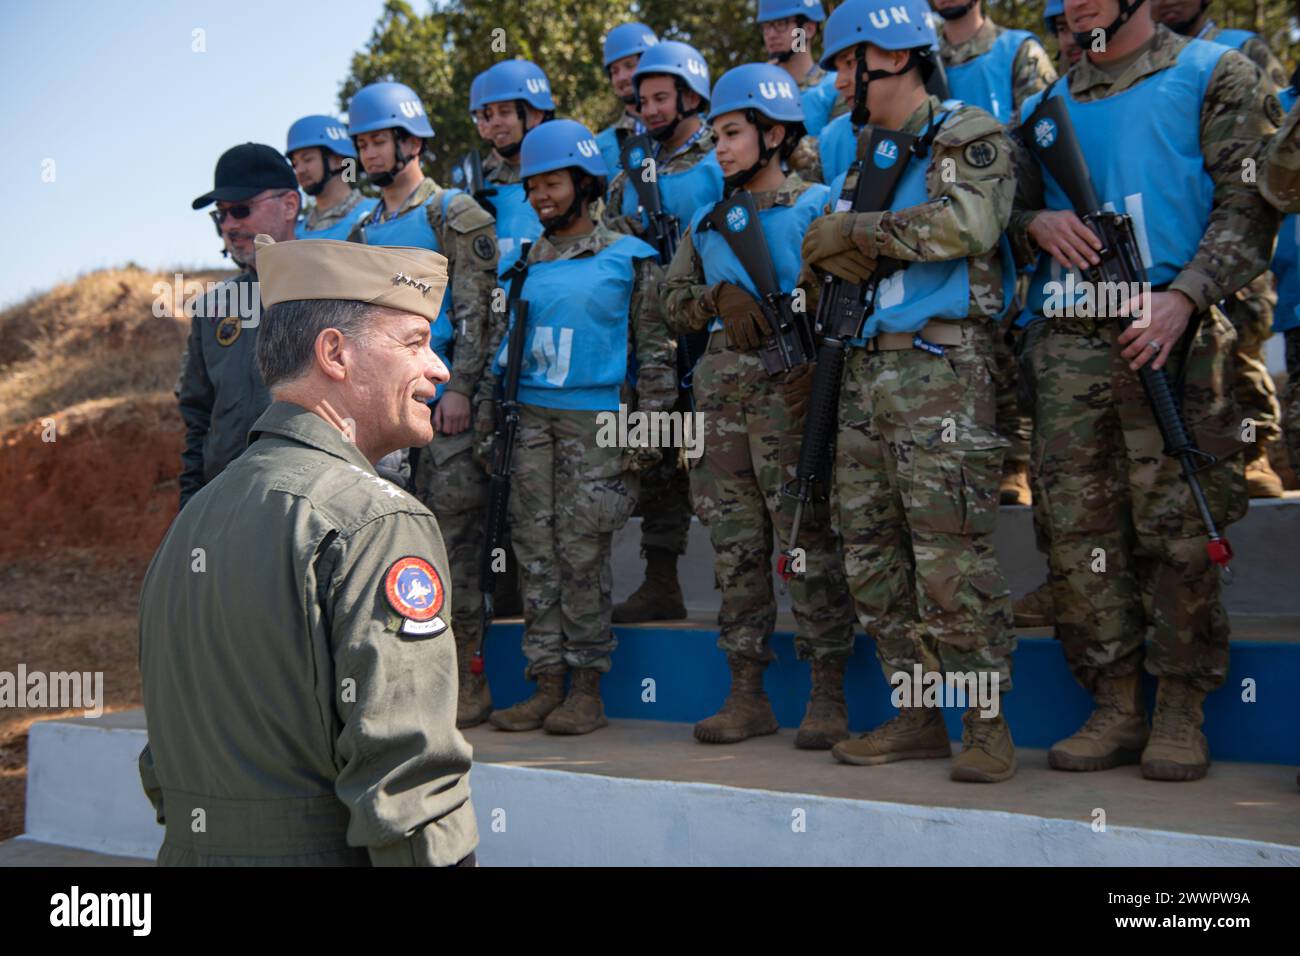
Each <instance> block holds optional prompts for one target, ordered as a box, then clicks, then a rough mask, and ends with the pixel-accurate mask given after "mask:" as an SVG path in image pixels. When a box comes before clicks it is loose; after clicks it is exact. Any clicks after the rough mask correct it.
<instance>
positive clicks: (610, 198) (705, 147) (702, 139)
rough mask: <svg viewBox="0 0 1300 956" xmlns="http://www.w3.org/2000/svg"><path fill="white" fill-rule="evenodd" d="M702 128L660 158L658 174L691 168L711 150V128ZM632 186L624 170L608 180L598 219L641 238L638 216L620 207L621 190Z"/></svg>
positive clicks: (612, 227) (609, 226) (611, 226)
mask: <svg viewBox="0 0 1300 956" xmlns="http://www.w3.org/2000/svg"><path fill="white" fill-rule="evenodd" d="M701 129H702V132H701V134H700V135H699V137H698V138H696V139H695V140H694V141H693V142H692V143H691V144H690V145H689V146H687V147H685V148H684V149H680V150H678V151H677V152H676V153H673V155H671V156H668V157H666V158H664V157H661V158H660V159H659V161H658V164H657V166H656V173H657V175H660V176H665V175H670V174H672V173H676V172H680V171H681V170H683V169H690V168H691V167H692V166H694V165H695V164H696V163H698V162H699V161H700V160H702V159H704V158H705V157H706V156H708V155H709V153H711V152H713V130H712V129H710V128H709V127H708V125H704V126H702V127H701ZM632 188H634V187H633V186H632V185H631V183H629V182H628V179H627V170H625V169H624V170H620V171H619V173H618V175H617V176H615V177H614V178H613V179H612V180H610V183H609V192H608V193H607V194H606V196H605V208H604V211H603V213H602V214H601V220H600V221H601V222H602V223H603V224H604V226H605V227H606V228H608V229H612V230H614V231H615V232H622V233H626V234H627V235H629V236H636V237H637V238H638V239H644V238H646V237H645V233H644V232H643V231H642V229H641V222H640V220H639V219H638V218H637V217H635V216H624V215H622V212H621V210H622V208H623V190H625V189H632Z"/></svg>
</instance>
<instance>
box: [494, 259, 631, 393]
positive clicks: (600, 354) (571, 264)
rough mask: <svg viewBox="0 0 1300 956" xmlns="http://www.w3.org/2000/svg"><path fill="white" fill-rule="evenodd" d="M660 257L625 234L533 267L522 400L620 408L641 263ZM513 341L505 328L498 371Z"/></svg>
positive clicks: (527, 286) (521, 377) (525, 295)
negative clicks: (585, 252) (590, 251)
mask: <svg viewBox="0 0 1300 956" xmlns="http://www.w3.org/2000/svg"><path fill="white" fill-rule="evenodd" d="M655 255H656V253H655V250H654V247H653V246H650V245H648V244H647V243H644V242H642V241H641V240H640V239H636V238H634V237H632V236H623V237H622V238H620V239H618V240H617V241H616V242H613V243H611V244H610V245H608V246H606V247H605V248H604V249H602V250H600V252H598V253H596V254H595V255H594V256H585V257H583V258H580V259H556V260H554V261H552V262H535V263H533V264H532V265H531V266H529V267H528V278H527V279H526V280H525V281H524V289H523V298H524V299H525V300H527V302H528V328H527V329H526V331H525V339H524V342H525V347H524V356H523V364H522V365H521V366H520V370H519V401H521V402H523V403H524V404H527V405H540V406H541V407H543V408H561V409H577V410H590V411H616V410H617V409H618V403H619V389H620V387H621V386H622V384H623V382H624V380H625V379H626V378H627V371H628V369H627V338H628V334H627V324H628V310H629V309H630V308H631V303H632V291H633V289H634V288H635V286H636V263H637V261H638V260H641V259H653V258H655ZM510 324H511V325H513V324H514V316H511V319H510ZM509 345H510V334H509V330H507V332H506V335H505V337H504V339H503V340H502V342H501V348H500V350H499V351H498V352H497V355H496V358H495V362H496V369H497V372H498V374H504V371H505V366H506V358H507V353H508V351H509Z"/></svg>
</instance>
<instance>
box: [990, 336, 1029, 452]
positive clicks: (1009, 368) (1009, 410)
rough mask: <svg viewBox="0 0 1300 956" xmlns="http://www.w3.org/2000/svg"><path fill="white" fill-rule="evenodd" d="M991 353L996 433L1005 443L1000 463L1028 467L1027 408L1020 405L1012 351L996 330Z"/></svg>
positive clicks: (1014, 354) (1012, 348)
mask: <svg viewBox="0 0 1300 956" xmlns="http://www.w3.org/2000/svg"><path fill="white" fill-rule="evenodd" d="M993 350H994V356H995V359H996V364H995V367H994V374H995V376H996V377H995V378H994V386H995V388H996V394H997V429H998V433H999V434H1001V435H1002V437H1003V438H1005V439H1006V440H1007V442H1008V443H1009V445H1008V447H1007V451H1006V455H1005V456H1004V460H1005V461H1006V462H1008V463H1010V462H1015V463H1017V464H1028V463H1029V444H1030V441H1031V438H1032V425H1031V422H1032V419H1031V418H1030V416H1029V412H1028V411H1027V408H1028V406H1026V405H1024V404H1023V403H1022V401H1021V391H1022V390H1021V388H1020V386H1019V384H1018V379H1019V377H1020V376H1019V372H1018V369H1017V366H1016V352H1015V347H1014V346H1013V345H1012V344H1010V343H1008V342H1007V340H1006V337H1005V336H1004V335H1003V333H1002V331H1001V330H1000V329H995V330H994V335H993Z"/></svg>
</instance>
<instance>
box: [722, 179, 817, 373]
mask: <svg viewBox="0 0 1300 956" xmlns="http://www.w3.org/2000/svg"><path fill="white" fill-rule="evenodd" d="M708 229H715V230H717V232H718V233H719V234H720V235H721V236H722V238H723V239H724V240H726V243H727V245H728V246H729V247H730V248H731V251H732V253H733V254H734V255H735V257H736V259H737V260H739V262H740V267H741V268H742V269H744V270H745V273H746V274H747V275H748V276H749V278H750V281H752V282H753V283H754V288H756V289H758V294H759V300H758V304H759V307H760V308H761V309H762V310H763V315H764V317H765V318H766V319H767V326H768V333H767V335H765V336H763V344H762V347H761V349H760V350H759V353H758V354H759V358H761V359H762V360H763V369H764V370H765V371H766V372H767V374H768V375H776V374H777V373H778V372H788V371H790V369H792V368H794V367H795V366H797V365H803V364H804V363H805V362H810V361H812V358H813V355H814V354H815V351H816V350H815V348H814V346H813V338H812V329H811V328H809V325H808V321H807V318H806V315H800V316H796V315H795V312H794V308H793V303H794V300H793V297H792V296H791V295H790V294H789V293H786V292H782V291H781V287H780V286H779V285H778V284H777V281H776V267H775V266H774V265H773V264H772V254H771V252H770V251H769V250H768V248H767V237H766V236H765V235H764V234H763V224H762V222H761V221H760V220H759V218H758V210H757V209H756V208H755V207H754V199H753V197H752V196H751V195H750V194H749V192H748V191H746V190H743V189H741V190H737V191H736V194H735V195H734V196H732V197H731V198H730V199H728V200H727V201H726V202H722V203H718V205H716V206H714V207H713V211H712V212H710V213H709V214H708V216H706V217H705V218H704V221H703V222H702V223H701V224H700V230H701V231H705V230H708Z"/></svg>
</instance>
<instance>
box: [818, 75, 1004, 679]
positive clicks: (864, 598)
mask: <svg viewBox="0 0 1300 956" xmlns="http://www.w3.org/2000/svg"><path fill="white" fill-rule="evenodd" d="M930 110H933V111H934V115H935V116H938V115H939V114H940V113H941V112H942V110H941V107H940V104H939V101H938V100H937V99H936V98H935V97H933V96H931V97H928V98H927V101H926V103H924V104H922V105H921V106H920V107H919V108H918V109H917V110H916V112H914V113H913V114H912V115H911V116H910V117H909V118H908V120H907V122H906V123H905V124H904V125H903V127H902V130H903V132H907V133H914V134H919V133H921V132H923V131H924V129H925V127H926V124H927V122H928V119H929V116H930V112H929V111H930ZM977 142H982V143H984V144H986V146H985V148H984V149H982V150H978V149H977V150H971V148H970V147H971V144H974V143H977ZM972 155H974V156H977V157H983V158H985V159H988V161H987V162H986V163H985V165H984V166H982V167H978V168H977V167H975V166H972V165H971V164H970V163H969V162H968V160H967V157H968V156H972ZM990 155H991V158H989V157H990ZM945 164H955V169H956V175H955V176H946V177H945V176H943V175H942V172H941V171H942V170H943V169H944V168H945ZM945 180H951V181H945ZM926 187H927V191H928V193H929V195H930V196H931V197H933V198H932V199H931V201H929V202H927V203H924V204H922V205H919V206H914V207H911V208H909V209H906V210H902V211H899V212H884V213H860V214H857V215H856V219H855V225H854V229H853V237H854V240H855V241H856V243H857V245H858V246H859V248H860V249H861V250H862V251H863V252H864V253H865V254H866V255H868V256H871V257H876V258H885V257H888V258H893V259H898V260H900V261H903V262H908V261H920V260H922V259H924V260H926V261H933V260H942V259H955V258H966V259H967V265H968V268H969V276H970V311H969V317H970V318H969V320H967V321H963V322H961V323H960V330H961V344H960V345H951V346H945V347H944V351H945V354H944V355H943V356H942V357H940V356H936V355H932V354H930V353H929V352H926V351H922V350H919V349H903V350H899V351H879V352H874V353H873V352H870V351H868V350H867V349H862V348H855V349H853V350H851V351H850V353H849V355H848V358H847V360H846V363H845V364H846V369H845V378H844V384H843V392H842V393H841V397H840V420H839V433H838V438H837V449H836V460H835V478H834V492H833V498H832V503H833V507H834V514H835V517H836V523H837V528H838V530H839V533H840V535H841V536H842V538H843V540H844V570H845V573H846V574H847V575H848V580H849V587H850V590H851V591H852V593H853V599H854V604H855V606H856V608H857V613H858V619H859V620H860V621H861V623H862V626H863V628H865V630H866V631H867V633H868V634H871V635H873V636H874V637H875V638H876V642H877V651H878V654H879V657H880V660H881V663H882V666H883V669H884V672H885V675H886V678H887V679H888V677H889V676H890V675H891V674H893V673H895V672H896V671H899V670H902V671H904V672H906V673H908V674H910V673H911V672H912V666H913V664H916V663H921V664H923V666H924V667H925V668H926V669H927V670H932V671H940V670H942V671H949V672H952V671H964V672H975V673H981V672H983V673H997V674H998V675H999V690H1000V691H1007V690H1009V689H1010V688H1011V652H1012V650H1013V649H1014V647H1015V638H1014V635H1013V633H1012V630H1011V610H1010V604H1009V601H1008V591H1007V587H1006V584H1005V583H1004V582H1003V579H1002V572H1001V570H1000V569H999V568H998V563H997V559H996V557H995V555H994V552H993V526H994V523H995V521H996V520H997V513H998V480H999V476H1000V475H1001V469H1002V456H1003V452H1004V450H1005V449H1006V445H1007V442H1006V439H1004V438H1003V437H1002V436H1000V435H999V434H998V431H997V428H996V427H995V414H994V382H993V368H994V354H995V353H994V337H995V335H996V331H997V330H996V326H995V324H994V319H996V317H997V316H998V315H999V314H1000V313H1001V311H1002V309H1003V306H1004V303H1003V294H1002V268H1003V266H1002V261H1001V256H1000V254H999V250H998V242H999V239H1000V237H1001V234H1002V229H1003V226H1004V225H1005V224H1006V222H1007V219H1008V217H1009V216H1010V214H1011V203H1012V198H1013V192H1014V186H1013V180H1012V169H1011V146H1010V142H1009V140H1008V139H1007V136H1006V134H1005V132H1003V129H1002V127H1001V126H1000V125H999V124H998V122H997V121H996V120H995V119H994V118H993V117H992V116H990V115H989V114H988V113H986V112H984V111H983V110H981V109H978V108H976V107H969V106H967V107H962V108H961V109H958V110H956V111H954V112H953V113H951V114H950V115H949V116H948V117H947V118H946V119H945V121H944V122H943V125H942V127H941V130H940V132H939V134H938V135H937V136H936V138H935V140H934V145H933V148H932V151H931V154H930V159H929V165H928V168H927V171H926ZM945 437H947V438H949V439H954V438H955V440H948V441H945V440H944V439H945Z"/></svg>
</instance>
